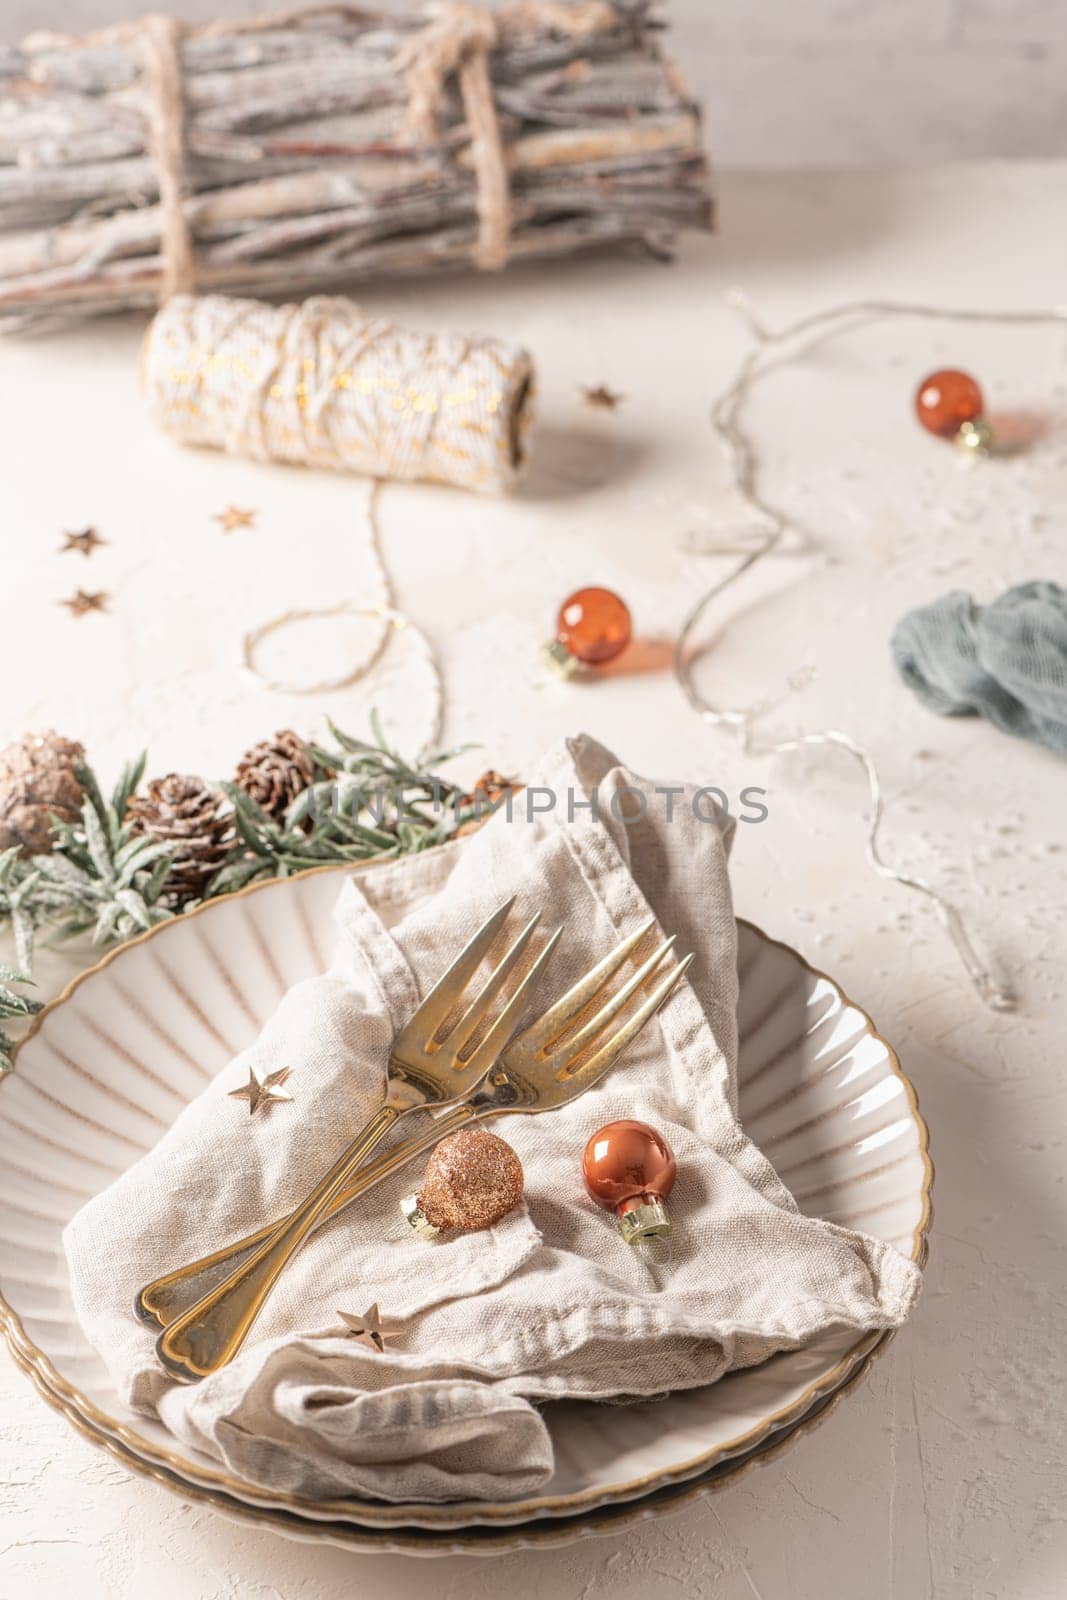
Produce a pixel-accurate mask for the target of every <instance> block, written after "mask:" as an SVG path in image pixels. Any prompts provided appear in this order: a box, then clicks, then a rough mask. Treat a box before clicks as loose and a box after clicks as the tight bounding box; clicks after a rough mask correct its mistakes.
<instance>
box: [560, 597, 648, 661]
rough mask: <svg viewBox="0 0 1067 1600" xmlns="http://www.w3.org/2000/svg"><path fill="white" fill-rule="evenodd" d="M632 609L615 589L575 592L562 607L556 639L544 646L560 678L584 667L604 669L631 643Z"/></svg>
mask: <svg viewBox="0 0 1067 1600" xmlns="http://www.w3.org/2000/svg"><path fill="white" fill-rule="evenodd" d="M632 634H633V623H632V620H631V617H630V608H629V606H628V605H627V604H626V602H625V600H623V599H622V598H621V596H619V595H617V594H616V593H615V591H614V590H613V589H602V588H600V587H598V586H597V585H595V584H594V585H591V586H590V587H588V588H585V589H575V591H574V593H573V594H569V595H568V596H567V598H566V600H564V602H563V604H562V605H561V606H560V608H559V614H558V616H557V617H556V637H555V638H554V639H550V640H549V642H548V643H547V644H546V645H545V647H544V658H545V660H546V662H547V663H548V665H549V666H550V667H551V668H552V669H553V671H555V672H557V673H559V675H560V677H561V678H569V677H571V676H572V675H573V674H574V673H575V672H577V671H578V670H579V668H581V667H591V668H594V669H595V668H597V667H603V666H606V665H607V663H608V662H609V661H614V660H615V658H616V656H620V655H621V654H622V652H623V651H624V650H625V649H626V646H627V645H628V644H629V643H630V639H631V637H632Z"/></svg>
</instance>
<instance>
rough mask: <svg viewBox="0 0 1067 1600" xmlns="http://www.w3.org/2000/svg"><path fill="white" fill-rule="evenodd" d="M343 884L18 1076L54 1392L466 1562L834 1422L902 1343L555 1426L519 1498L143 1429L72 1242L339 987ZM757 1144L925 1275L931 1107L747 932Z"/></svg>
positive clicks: (232, 1505)
mask: <svg viewBox="0 0 1067 1600" xmlns="http://www.w3.org/2000/svg"><path fill="white" fill-rule="evenodd" d="M337 890H338V875H337V872H336V871H331V870H326V871H320V872H315V873H311V874H306V875H304V876H303V877H298V878H291V879H288V880H286V881H284V882H276V883H271V884H266V885H261V886H257V887H255V888H254V889H252V890H248V891H245V892H244V893H243V894H241V895H235V896H232V897H230V898H228V899H226V900H222V901H217V902H213V903H212V904H210V905H209V906H207V907H205V908H204V909H203V910H201V911H199V912H197V913H195V914H194V915H192V916H187V917H185V918H181V919H178V920H176V921H174V922H172V923H167V924H164V925H163V926H162V927H160V928H157V929H155V930H153V932H152V933H151V934H149V935H146V936H145V937H144V938H143V939H141V940H139V941H136V942H134V943H132V944H129V945H125V946H123V947H121V948H120V949H119V950H117V951H115V952H113V953H112V954H111V955H110V956H109V957H107V958H106V959H105V960H104V961H102V962H101V963H100V964H99V965H98V966H97V967H95V968H93V969H92V970H91V971H90V972H88V973H84V974H82V975H81V977H80V978H78V979H76V980H75V982H74V983H73V984H72V985H71V986H70V988H68V989H67V991H66V992H65V993H64V994H63V995H62V996H60V998H59V999H58V1000H57V1001H55V1002H54V1003H53V1004H52V1005H51V1006H50V1007H48V1008H47V1010H46V1011H45V1012H43V1013H42V1015H41V1017H40V1018H38V1019H37V1024H36V1026H35V1028H34V1029H33V1031H32V1033H31V1034H30V1035H29V1036H28V1037H27V1038H26V1040H25V1041H24V1042H23V1044H22V1045H21V1047H20V1049H19V1051H18V1054H17V1058H16V1063H15V1070H14V1071H13V1072H12V1073H10V1074H9V1075H8V1076H7V1077H6V1078H4V1079H3V1080H0V1088H2V1092H0V1325H2V1326H3V1330H4V1333H5V1335H6V1338H7V1342H8V1344H9V1346H10V1348H11V1351H12V1353H13V1354H14V1356H15V1358H16V1360H17V1361H18V1363H19V1364H20V1366H22V1367H23V1368H24V1370H26V1371H27V1372H28V1373H29V1374H30V1376H31V1377H32V1378H33V1380H34V1382H35V1383H36V1385H37V1387H38V1389H39V1390H40V1392H41V1393H42V1394H43V1395H44V1397H45V1398H46V1399H47V1400H48V1401H49V1403H50V1404H53V1405H54V1406H56V1408H57V1409H59V1410H60V1411H62V1412H63V1414H64V1415H66V1416H67V1417H68V1418H69V1419H70V1420H71V1421H72V1422H73V1423H74V1424H75V1426H77V1427H79V1428H80V1429H81V1430H82V1431H83V1432H86V1433H88V1434H89V1435H90V1436H91V1437H93V1438H94V1439H96V1440H97V1441H98V1442H99V1443H101V1444H103V1445H104V1446H105V1447H106V1448H108V1449H110V1450H111V1451H112V1453H114V1454H116V1455H117V1456H119V1457H120V1458H121V1459H122V1460H124V1461H125V1462H126V1463H127V1464H128V1465H130V1466H131V1467H133V1468H134V1469H135V1470H138V1471H141V1472H146V1473H148V1474H149V1475H151V1476H154V1477H157V1478H159V1479H160V1480H161V1481H163V1482H166V1483H168V1484H169V1485H170V1486H171V1487H177V1488H179V1489H180V1492H182V1493H187V1494H193V1495H195V1496H198V1497H203V1498H207V1499H209V1500H211V1501H213V1502H214V1503H215V1504H216V1505H217V1506H218V1508H219V1509H220V1510H223V1511H226V1512H229V1513H230V1514H232V1515H238V1516H241V1517H243V1518H245V1519H249V1518H251V1519H252V1520H254V1521H259V1522H266V1523H269V1524H270V1525H271V1526H274V1527H277V1528H278V1529H279V1530H280V1531H282V1532H285V1533H289V1534H290V1535H292V1536H297V1537H309V1538H318V1539H326V1540H328V1541H330V1542H334V1543H344V1544H347V1545H352V1546H355V1547H356V1548H363V1549H374V1550H378V1551H383V1550H406V1551H409V1552H411V1553H419V1554H434V1553H448V1552H449V1551H456V1550H461V1549H466V1550H483V1551H486V1552H489V1551H495V1550H500V1549H505V1548H507V1549H511V1548H521V1547H524V1546H527V1545H531V1544H534V1543H537V1544H541V1543H558V1542H564V1541H567V1540H570V1539H574V1538H577V1537H581V1536H583V1535H584V1534H587V1533H592V1532H597V1531H601V1530H605V1531H606V1530H608V1529H610V1528H614V1527H617V1526H618V1525H619V1523H620V1521H626V1520H632V1519H633V1518H641V1517H646V1516H650V1515H657V1514H659V1513H660V1512H661V1511H662V1510H664V1509H666V1508H668V1507H669V1506H670V1505H671V1504H672V1503H676V1502H677V1501H678V1500H679V1499H680V1498H687V1497H689V1496H690V1495H691V1494H692V1493H694V1492H707V1491H708V1490H709V1489H710V1488H711V1487H712V1486H714V1485H715V1484H717V1483H718V1482H720V1481H721V1480H722V1478H723V1477H725V1476H728V1475H729V1474H730V1473H732V1472H734V1471H737V1470H740V1469H741V1468H742V1467H743V1466H744V1465H746V1464H748V1463H749V1462H750V1461H751V1460H753V1459H754V1458H756V1457H758V1456H760V1455H762V1454H765V1453H767V1452H768V1451H769V1450H771V1449H772V1448H774V1447H776V1446H781V1445H782V1443H783V1441H784V1440H786V1439H787V1438H788V1437H790V1436H791V1435H792V1434H793V1433H794V1432H795V1431H796V1430H797V1429H798V1427H799V1426H802V1425H804V1424H805V1422H810V1420H811V1419H813V1418H814V1417H815V1416H817V1415H819V1414H821V1413H822V1412H823V1411H824V1410H825V1408H826V1406H827V1402H828V1400H830V1399H831V1398H833V1397H836V1396H838V1395H839V1394H840V1393H842V1392H843V1391H844V1389H845V1387H846V1386H847V1385H848V1383H849V1381H850V1380H851V1379H853V1378H854V1377H855V1376H856V1375H857V1373H858V1372H859V1371H860V1370H862V1368H863V1367H864V1366H865V1365H866V1364H867V1363H868V1362H869V1360H870V1359H871V1356H872V1354H873V1353H874V1351H875V1350H876V1349H877V1348H878V1346H879V1345H880V1344H881V1343H883V1342H884V1341H885V1339H886V1337H887V1336H886V1335H884V1334H878V1333H873V1334H865V1335H862V1336H860V1337H856V1336H855V1335H848V1334H842V1335H837V1336H832V1337H827V1338H824V1339H821V1340H818V1341H816V1342H814V1343H812V1344H811V1345H809V1346H807V1347H805V1348H804V1349H803V1350H800V1351H795V1352H790V1353H787V1354H783V1355H780V1356H776V1357H774V1358H773V1359H772V1360H771V1361H769V1362H766V1363H765V1364H764V1365H762V1366H760V1367H757V1368H752V1369H748V1370H745V1371H742V1372H737V1373H732V1374H730V1375H729V1376H728V1377H726V1378H724V1379H722V1380H721V1381H720V1382H719V1383H717V1384H713V1385H710V1386H708V1387H707V1388H704V1389H690V1390H686V1391H685V1392H683V1393H679V1394H678V1395H676V1396H669V1397H668V1398H667V1399H665V1400H661V1401H657V1402H656V1403H654V1404H644V1405H632V1406H625V1407H614V1406H594V1405H578V1404H566V1403H565V1404H557V1405H553V1406H550V1407H548V1408H547V1409H546V1413H545V1415H546V1420H547V1421H548V1422H549V1425H550V1427H551V1431H552V1437H553V1444H554V1448H555V1456H556V1463H557V1466H556V1473H555V1476H554V1478H553V1479H552V1481H551V1483H549V1484H548V1485H547V1487H546V1489H545V1491H544V1492H542V1493H541V1494H538V1495H536V1496H533V1497H529V1498H526V1499H523V1500H517V1501H507V1502H500V1503H492V1502H489V1503H486V1502H477V1503H470V1502H468V1503H465V1504H451V1505H401V1506H395V1505H384V1504H382V1503H381V1502H376V1501H366V1500H364V1501H355V1500H346V1501H333V1502H325V1501H324V1502H309V1501H306V1500H301V1499H299V1498H297V1497H294V1496H288V1495H285V1494H282V1493H276V1492H273V1491H267V1490H263V1489H260V1488H258V1487H257V1486H256V1485H254V1484H251V1483H248V1482H245V1481H243V1480H240V1479H237V1478H235V1477H234V1476H233V1475H232V1474H230V1473H228V1472H226V1471H225V1470H224V1469H222V1468H220V1467H219V1465H218V1464H217V1463H215V1462H213V1461H212V1460H211V1459H210V1458H209V1457H207V1456H203V1455H200V1454H198V1453H197V1452H194V1451H192V1450H189V1449H187V1448H186V1447H184V1446H178V1445H177V1443H176V1441H175V1440H174V1439H173V1437H172V1436H171V1435H170V1434H169V1433H168V1432H167V1431H166V1430H165V1429H164V1428H163V1427H162V1426H161V1425H160V1424H159V1423H158V1422H155V1421H153V1420H152V1419H151V1418H147V1417H144V1416H141V1415H140V1414H138V1413H134V1412H132V1411H130V1410H129V1409H128V1408H127V1407H125V1406H124V1405H123V1404H122V1402H121V1401H120V1400H119V1398H118V1395H117V1394H116V1391H115V1388H114V1385H113V1384H112V1382H111V1380H110V1378H109V1377H108V1374H107V1371H106V1369H105V1367H104V1365H103V1363H102V1362H101V1361H100V1359H99V1357H98V1356H97V1355H96V1353H95V1351H94V1350H93V1349H92V1347H91V1346H90V1345H89V1343H88V1342H87V1340H86V1339H85V1336H84V1334H83V1333H82V1331H81V1328H80V1325H79V1324H78V1321H77V1319H76V1317H75V1315H74V1311H73V1307H72V1304H71V1300H70V1294H69V1289H68V1284H67V1271H66V1263H65V1259H64V1255H63V1246H62V1234H63V1229H64V1227H65V1226H66V1223H67V1222H68V1221H69V1219H70V1217H71V1216H72V1215H73V1214H74V1212H75V1211H76V1210H78V1209H79V1207H80V1206H82V1205H83V1204H84V1203H85V1201H86V1200H87V1199H88V1198H89V1197H90V1196H91V1195H93V1194H96V1193H98V1192H99V1191H100V1190H101V1189H103V1188H104V1187H106V1186H107V1185H108V1184H110V1183H111V1182H112V1181H113V1180H114V1179H115V1178H116V1177H117V1176H118V1175H119V1174H120V1173H121V1172H122V1171H124V1170H125V1169H126V1168H127V1167H128V1166H129V1165H131V1163H132V1162H133V1161H135V1160H137V1159H138V1158H139V1157H140V1156H141V1155H142V1154H144V1152H145V1151H146V1150H148V1149H150V1148H151V1146H152V1145H153V1144H155V1142H156V1141H157V1140H158V1139H159V1137H160V1136H161V1134H162V1133H163V1132H164V1130H165V1129H166V1128H167V1127H168V1126H169V1125H170V1123H171V1122H172V1121H173V1120H174V1118H175V1116H176V1115H177V1114H178V1112H179V1111H180V1110H181V1109H182V1107H183V1106H184V1105H185V1104H186V1102H187V1101H188V1100H189V1099H190V1098H192V1097H193V1096H194V1095H196V1094H198V1093H199V1092H200V1091H201V1089H202V1088H203V1084H204V1070H205V1068H206V1069H207V1070H208V1071H209V1072H211V1073H214V1072H216V1071H218V1070H220V1069H221V1068H222V1067H223V1066H224V1065H225V1064H226V1062H227V1061H228V1060H230V1059H231V1057H232V1056H233V1055H234V1054H236V1053H237V1052H238V1051H239V1050H241V1049H243V1048H244V1047H245V1046H246V1045H248V1044H249V1043H250V1042H251V1041H252V1039H253V1038H254V1037H255V1035H256V1034H257V1033H258V1032H259V1030H260V1028H261V1027H262V1025H263V1024H264V1022H265V1021H266V1020H267V1018H268V1017H269V1016H270V1015H271V1013H272V1012H273V1010H274V1008H275V1006H276V1005H277V1002H278V1000H279V999H280V998H281V996H282V994H284V993H285V991H286V990H287V989H288V988H289V987H290V986H291V985H292V984H294V983H297V982H299V981H300V980H301V979H303V978H306V977H308V976H310V975H312V974H313V973H316V972H319V971H322V970H323V969H324V967H325V966H326V964H327V960H328V955H329V945H330V942H331V941H330V933H329V929H330V927H331V912H332V908H333V904H334V901H335V900H336V897H337ZM739 970H740V974H741V1001H740V1018H739V1020H740V1035H741V1043H740V1053H739V1092H740V1101H741V1114H742V1120H743V1123H744V1126H745V1128H746V1131H747V1132H748V1133H749V1134H750V1136H751V1137H752V1138H753V1139H754V1140H755V1142H756V1143H757V1144H758V1145H759V1146H760V1147H761V1148H762V1149H763V1150H764V1151H765V1152H766V1154H767V1155H768V1156H769V1157H770V1159H771V1160H772V1162H773V1163H774V1165H775V1167H776V1168H777V1170H778V1172H779V1173H780V1175H781V1176H782V1178H783V1180H784V1181H785V1182H786V1184H787V1185H788V1186H789V1187H790V1189H791V1190H792V1191H793V1193H794V1195H795V1196H796V1198H797V1200H798V1202H799V1204H800V1206H801V1208H802V1209H803V1210H804V1211H806V1212H808V1213H809V1214H810V1215H813V1216H820V1217H825V1218H827V1219H829V1220H832V1221H834V1222H839V1223H841V1224H843V1225H844V1226H847V1227H855V1228H859V1229H862V1230H864V1231H865V1232H868V1233H871V1234H874V1235H876V1236H877V1237H879V1238H883V1239H886V1240H888V1241H890V1242H891V1243H892V1244H894V1245H896V1246H897V1247H898V1248H899V1249H900V1250H902V1251H903V1252H904V1253H905V1254H906V1255H908V1256H910V1257H911V1258H912V1259H914V1260H917V1261H921V1260H922V1259H923V1257H924V1253H925V1236H926V1229H927V1226H928V1222H929V1216H930V1187H931V1181H932V1168H931V1165H930V1161H929V1156H928V1154H927V1148H926V1146H927V1140H926V1129H925V1126H924V1124H923V1122H922V1118H921V1117H920V1115H919V1111H918V1107H917V1105H916V1101H915V1095H914V1091H913V1090H912V1088H911V1085H910V1083H909V1082H908V1080H907V1078H906V1077H905V1076H904V1074H903V1072H902V1070H901V1068H900V1065H899V1062H898V1061H897V1059H896V1056H895V1055H894V1053H893V1051H892V1050H891V1048H890V1047H889V1046H888V1045H887V1044H886V1042H885V1041H884V1040H883V1039H882V1038H881V1037H880V1036H879V1035H878V1033H877V1032H876V1030H875V1028H874V1026H873V1024H872V1023H871V1021H870V1019H869V1017H867V1016H866V1014H865V1013H864V1012H863V1011H861V1010H860V1009H859V1008H858V1007H857V1006H855V1005H853V1004H852V1003H851V1002H850V1001H849V1000H848V999H847V998H846V997H845V996H844V995H843V993H842V992H841V990H840V989H839V988H838V987H837V985H835V984H834V983H833V982H832V981H831V980H830V979H829V978H827V977H825V976H823V975H822V974H820V973H817V972H815V971H814V970H813V969H812V968H810V967H809V966H808V965H807V964H806V963H805V962H804V961H803V960H802V958H801V957H800V956H798V955H797V954H796V953H795V952H794V951H792V950H790V949H788V947H786V946H784V945H782V944H779V943H777V942H776V941H774V940H772V939H769V938H768V937H767V936H766V935H765V934H763V933H761V932H760V931H759V930H758V929H756V928H754V927H753V926H752V925H751V924H748V923H744V922H741V923H739Z"/></svg>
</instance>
